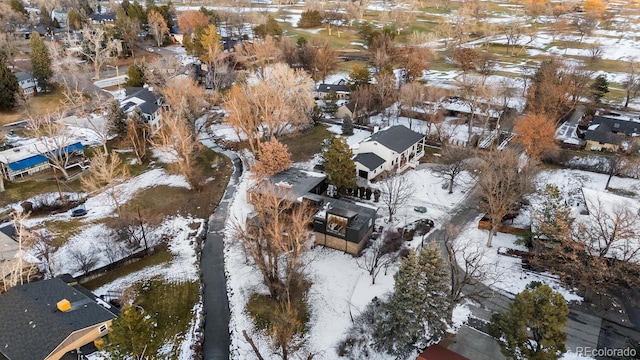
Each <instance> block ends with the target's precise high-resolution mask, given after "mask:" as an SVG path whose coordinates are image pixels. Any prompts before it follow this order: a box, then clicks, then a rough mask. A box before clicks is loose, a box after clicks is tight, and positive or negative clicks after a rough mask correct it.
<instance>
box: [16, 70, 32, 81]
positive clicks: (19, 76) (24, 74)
mask: <svg viewBox="0 0 640 360" xmlns="http://www.w3.org/2000/svg"><path fill="white" fill-rule="evenodd" d="M14 75H15V76H16V79H18V81H25V80H31V79H33V75H31V74H29V73H27V72H24V71H19V72H17V73H15V74H14Z"/></svg>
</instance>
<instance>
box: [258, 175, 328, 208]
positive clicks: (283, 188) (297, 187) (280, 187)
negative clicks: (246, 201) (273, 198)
mask: <svg viewBox="0 0 640 360" xmlns="http://www.w3.org/2000/svg"><path fill="white" fill-rule="evenodd" d="M325 178H326V175H324V174H321V173H316V172H313V171H305V170H300V169H296V168H289V169H287V170H285V171H282V172H279V173H277V174H275V175H273V176H272V177H270V178H269V179H267V180H265V181H264V182H263V183H262V184H261V185H258V186H256V187H255V189H254V190H253V191H255V192H256V193H258V194H262V193H264V192H265V190H266V191H267V192H270V191H272V190H275V192H276V194H277V195H278V196H280V197H282V198H285V199H287V200H289V201H297V200H298V199H299V198H300V197H302V196H304V195H306V194H307V193H308V192H310V191H311V190H313V188H315V187H316V186H318V185H319V184H320V183H321V182H322V181H324V179H325Z"/></svg>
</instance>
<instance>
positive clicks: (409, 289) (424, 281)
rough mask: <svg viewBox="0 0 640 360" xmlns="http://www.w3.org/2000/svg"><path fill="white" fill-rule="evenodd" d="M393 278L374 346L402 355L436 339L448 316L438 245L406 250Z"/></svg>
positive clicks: (446, 277) (447, 297) (377, 325)
mask: <svg viewBox="0 0 640 360" xmlns="http://www.w3.org/2000/svg"><path fill="white" fill-rule="evenodd" d="M394 279H395V285H394V289H393V294H392V295H391V298H390V299H389V301H388V302H386V303H384V304H383V305H382V307H381V310H380V314H379V315H380V317H379V318H378V321H377V322H376V326H375V329H374V333H373V339H374V347H375V348H376V349H377V350H379V351H384V352H386V353H388V354H390V355H394V356H396V358H398V359H405V358H407V357H408V356H410V355H412V354H415V353H417V351H419V350H421V349H424V348H426V347H427V346H429V345H431V344H433V343H437V342H439V341H440V340H441V339H442V338H443V337H444V335H445V332H446V329H447V326H448V323H447V322H448V321H449V320H450V319H446V318H447V314H448V311H447V309H448V307H449V296H448V293H449V289H448V275H447V272H446V270H445V264H444V261H443V260H442V257H441V256H440V249H439V248H438V246H437V245H432V246H427V247H424V248H422V250H421V251H420V254H418V255H416V253H415V252H413V251H412V252H411V253H409V256H408V257H407V258H406V259H404V260H403V261H402V264H401V265H400V269H399V270H398V272H397V273H396V275H395V276H394Z"/></svg>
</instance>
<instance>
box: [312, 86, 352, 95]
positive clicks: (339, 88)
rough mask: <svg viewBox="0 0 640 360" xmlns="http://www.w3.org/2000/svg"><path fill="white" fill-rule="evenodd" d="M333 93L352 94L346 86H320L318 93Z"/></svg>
mask: <svg viewBox="0 0 640 360" xmlns="http://www.w3.org/2000/svg"><path fill="white" fill-rule="evenodd" d="M331 91H335V92H337V93H338V92H346V93H350V92H351V90H349V87H348V86H346V85H344V84H320V85H318V92H321V93H329V92H331Z"/></svg>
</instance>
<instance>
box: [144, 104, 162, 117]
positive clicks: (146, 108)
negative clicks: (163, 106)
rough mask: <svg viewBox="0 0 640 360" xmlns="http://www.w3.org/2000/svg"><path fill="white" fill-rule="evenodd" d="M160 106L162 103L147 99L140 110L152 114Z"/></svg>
mask: <svg viewBox="0 0 640 360" xmlns="http://www.w3.org/2000/svg"><path fill="white" fill-rule="evenodd" d="M159 107H160V105H158V104H156V103H154V102H149V101H147V102H143V103H142V104H140V111H142V113H143V114H148V115H152V114H153V113H155V112H156V110H158V108H159Z"/></svg>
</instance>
